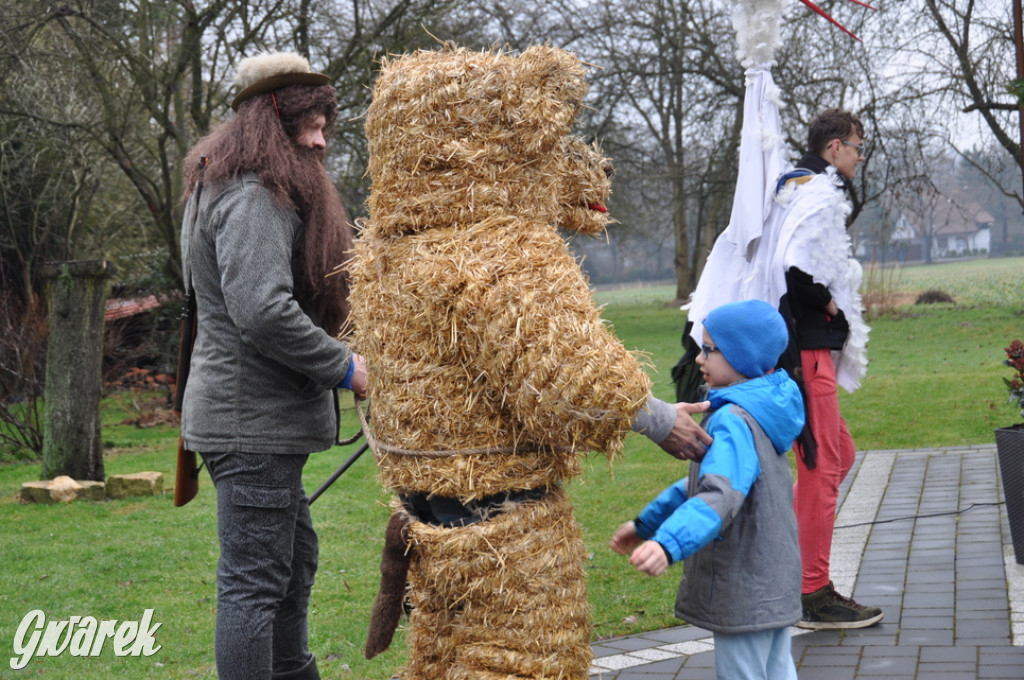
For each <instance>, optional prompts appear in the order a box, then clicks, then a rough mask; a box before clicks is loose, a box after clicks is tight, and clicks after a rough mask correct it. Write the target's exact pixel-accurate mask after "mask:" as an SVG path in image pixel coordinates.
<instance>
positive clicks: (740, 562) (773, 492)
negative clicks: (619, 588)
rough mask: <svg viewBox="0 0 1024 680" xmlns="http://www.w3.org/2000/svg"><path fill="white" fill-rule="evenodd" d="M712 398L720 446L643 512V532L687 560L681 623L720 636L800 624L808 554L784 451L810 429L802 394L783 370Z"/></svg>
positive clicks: (713, 430)
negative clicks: (801, 537) (803, 567)
mask: <svg viewBox="0 0 1024 680" xmlns="http://www.w3.org/2000/svg"><path fill="white" fill-rule="evenodd" d="M708 399H709V400H710V401H711V411H710V415H709V416H708V417H707V418H706V419H705V421H704V422H705V425H704V427H705V429H706V430H707V432H708V433H709V434H710V435H711V436H712V437H714V443H713V444H712V445H711V446H710V447H709V448H708V451H707V454H706V455H705V457H704V459H703V460H702V461H701V462H700V463H699V464H698V463H694V464H692V466H691V470H690V476H689V477H687V478H685V479H683V480H681V481H679V482H676V483H675V484H673V485H672V486H671V487H669V488H668V489H666V490H665V491H663V492H662V493H661V494H660V495H659V496H658V497H657V498H656V499H655V500H654V501H653V502H652V503H650V504H649V505H648V506H647V507H646V508H644V510H643V512H641V513H640V516H639V517H638V519H637V533H638V535H639V536H640V537H641V538H645V539H646V538H653V539H654V540H655V541H657V542H658V543H660V544H661V545H662V546H663V547H664V548H665V550H666V552H667V553H668V554H669V555H670V557H671V558H672V560H673V561H678V560H680V559H685V560H686V565H685V568H684V575H683V582H682V584H681V585H680V589H679V597H678V599H677V601H676V615H677V616H679V617H680V618H682V619H685V620H686V621H689V622H690V623H692V624H694V625H697V626H700V627H702V628H707V629H708V630H711V631H713V632H721V633H743V632H753V631H758V630H769V629H773V628H781V627H784V626H788V625H792V624H793V623H795V622H796V621H798V620H799V619H800V616H801V607H800V578H801V577H800V547H799V542H798V540H797V533H796V517H795V515H794V513H793V476H792V472H791V471H790V466H789V459H788V458H787V457H786V455H785V453H786V451H787V450H788V449H789V447H790V446H791V445H792V443H793V440H794V439H795V438H796V436H797V435H798V434H799V433H800V430H801V428H802V427H803V424H804V408H803V400H802V398H801V396H800V391H799V389H798V388H797V386H796V383H794V382H793V381H792V380H791V379H790V378H789V376H788V375H787V374H786V372H785V371H783V370H777V371H775V372H773V373H770V374H768V375H765V376H761V377H759V378H755V379H752V380H748V381H746V382H742V383H738V384H736V385H731V386H729V387H725V388H721V389H713V390H711V391H710V392H709V394H708Z"/></svg>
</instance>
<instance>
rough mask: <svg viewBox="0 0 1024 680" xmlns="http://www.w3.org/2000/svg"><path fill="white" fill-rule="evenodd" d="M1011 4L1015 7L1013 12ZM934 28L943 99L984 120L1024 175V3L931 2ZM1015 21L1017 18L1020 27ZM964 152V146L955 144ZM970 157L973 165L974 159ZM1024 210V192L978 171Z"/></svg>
mask: <svg viewBox="0 0 1024 680" xmlns="http://www.w3.org/2000/svg"><path fill="white" fill-rule="evenodd" d="M1006 4H1012V11H1007V9H1008V8H1007V7H1006ZM924 5H925V8H926V10H927V14H926V16H927V19H928V25H929V28H930V29H931V31H937V35H938V39H937V42H938V46H940V47H941V46H943V45H944V46H945V49H944V50H936V51H935V52H934V54H933V59H934V66H933V67H932V68H931V71H932V72H933V73H934V74H935V75H936V76H937V77H938V78H941V81H942V86H943V87H942V95H943V96H944V97H945V98H946V100H947V101H949V102H950V103H951V104H953V105H955V106H957V107H958V108H960V109H961V110H962V111H963V112H965V113H968V114H970V115H971V116H975V117H979V118H980V119H981V125H980V126H979V127H980V128H982V129H984V130H986V131H987V133H988V135H989V136H990V139H992V140H993V141H994V142H995V144H996V145H998V147H999V148H1001V149H1003V150H1004V151H1005V152H1006V154H1007V155H1009V157H1010V158H1012V159H1013V162H1014V163H1015V164H1016V165H1017V167H1018V169H1019V170H1021V171H1022V173H1024V158H1022V156H1021V144H1022V142H1024V98H1022V97H1021V94H1022V90H1021V83H1022V80H1021V79H1022V78H1024V46H1022V44H1021V42H1022V36H1021V28H1020V21H1021V3H1020V0H1009V3H1001V2H996V3H982V2H976V0H925V3H924ZM1012 17H1016V22H1017V27H1016V29H1015V28H1014V26H1013V19H1012ZM953 142H954V145H955V147H956V148H957V149H958V151H961V152H962V149H961V148H960V147H961V144H958V143H957V140H953ZM965 158H966V159H967V160H968V161H969V162H970V160H971V157H970V156H966V155H965ZM978 168H979V170H980V171H982V172H984V173H986V174H988V175H989V177H990V179H991V181H993V182H995V183H998V186H1000V188H1001V191H1002V192H1003V193H1004V194H1006V195H1007V196H1012V197H1014V198H1015V200H1016V201H1017V203H1018V204H1019V205H1020V206H1021V208H1022V209H1024V191H1022V189H1021V183H1020V181H1018V182H1016V186H1007V185H1005V184H1003V183H1001V182H1000V180H999V179H998V178H997V177H996V175H995V173H992V172H991V168H987V167H985V166H978ZM1019 176H1020V175H1018V177H1019Z"/></svg>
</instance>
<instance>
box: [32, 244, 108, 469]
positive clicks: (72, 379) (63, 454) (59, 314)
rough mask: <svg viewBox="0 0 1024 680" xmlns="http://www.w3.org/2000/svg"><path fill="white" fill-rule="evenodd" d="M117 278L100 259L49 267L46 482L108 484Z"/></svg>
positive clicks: (45, 274)
mask: <svg viewBox="0 0 1024 680" xmlns="http://www.w3.org/2000/svg"><path fill="white" fill-rule="evenodd" d="M112 273H113V270H112V268H111V265H110V263H108V262H105V261H99V260H83V261H77V262H51V263H47V264H45V265H43V270H42V274H43V278H44V279H45V280H46V289H47V300H48V306H49V319H50V331H49V337H48V341H47V350H46V388H45V409H44V423H45V432H44V435H43V473H42V479H52V478H54V477H57V476H59V475H67V476H69V477H71V478H72V479H75V480H91V481H103V478H104V473H103V443H102V441H101V439H100V393H101V391H102V388H103V378H102V368H103V323H104V311H105V307H106V300H107V288H108V278H109V277H110V276H111V274H112Z"/></svg>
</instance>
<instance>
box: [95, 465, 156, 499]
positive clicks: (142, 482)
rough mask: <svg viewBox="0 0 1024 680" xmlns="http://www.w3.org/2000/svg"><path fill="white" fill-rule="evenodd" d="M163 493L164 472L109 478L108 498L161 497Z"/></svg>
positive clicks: (137, 473) (136, 473)
mask: <svg viewBox="0 0 1024 680" xmlns="http://www.w3.org/2000/svg"><path fill="white" fill-rule="evenodd" d="M163 492H164V474H163V473H162V472H133V473H131V474H126V475H111V476H110V477H107V498H113V499H120V498H130V497H132V496H159V495H160V494H162V493H163Z"/></svg>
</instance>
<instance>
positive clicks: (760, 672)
mask: <svg viewBox="0 0 1024 680" xmlns="http://www.w3.org/2000/svg"><path fill="white" fill-rule="evenodd" d="M715 675H716V677H717V678H718V680H797V678H796V664H794V663H793V649H792V645H791V642H790V631H789V626H786V627H785V628H777V629H775V630H763V631H759V632H757V633H738V634H735V635H726V634H723V633H715Z"/></svg>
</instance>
